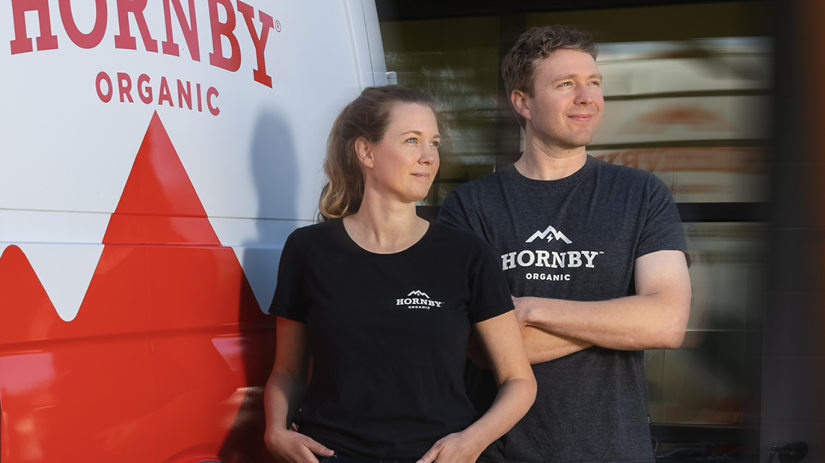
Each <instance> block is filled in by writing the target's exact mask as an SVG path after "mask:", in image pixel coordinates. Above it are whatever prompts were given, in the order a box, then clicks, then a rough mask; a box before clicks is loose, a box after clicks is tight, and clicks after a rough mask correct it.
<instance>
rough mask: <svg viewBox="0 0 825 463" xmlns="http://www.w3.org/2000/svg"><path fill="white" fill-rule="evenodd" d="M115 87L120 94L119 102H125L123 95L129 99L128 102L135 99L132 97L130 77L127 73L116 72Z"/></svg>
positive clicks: (132, 101)
mask: <svg viewBox="0 0 825 463" xmlns="http://www.w3.org/2000/svg"><path fill="white" fill-rule="evenodd" d="M117 89H118V93H119V94H120V102H121V103H125V102H126V101H125V100H124V99H123V97H126V98H128V99H129V103H134V102H135V101H134V100H133V99H132V78H131V77H129V74H126V73H125V72H118V73H117Z"/></svg>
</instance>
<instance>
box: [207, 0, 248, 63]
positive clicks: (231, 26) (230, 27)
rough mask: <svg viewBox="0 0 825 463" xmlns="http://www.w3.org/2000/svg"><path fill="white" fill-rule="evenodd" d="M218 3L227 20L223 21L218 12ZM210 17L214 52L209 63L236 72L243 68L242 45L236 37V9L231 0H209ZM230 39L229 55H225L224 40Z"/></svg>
mask: <svg viewBox="0 0 825 463" xmlns="http://www.w3.org/2000/svg"><path fill="white" fill-rule="evenodd" d="M218 4H220V5H221V6H222V7H223V9H224V11H225V12H226V22H225V23H222V22H221V18H220V15H219V14H218ZM209 19H210V21H211V22H212V53H210V54H209V64H211V65H212V66H217V67H219V68H222V69H226V70H227V71H232V72H235V71H237V70H238V69H240V68H241V46H240V45H239V44H238V38H237V37H235V33H234V32H233V31H234V30H235V10H234V9H232V4H231V3H230V2H229V0H209ZM221 37H226V39H227V40H229V46H230V50H231V51H230V53H229V57H228V58H227V57H224V56H223V41H222V40H221Z"/></svg>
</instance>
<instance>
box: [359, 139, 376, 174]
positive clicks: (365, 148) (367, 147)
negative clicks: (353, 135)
mask: <svg viewBox="0 0 825 463" xmlns="http://www.w3.org/2000/svg"><path fill="white" fill-rule="evenodd" d="M355 154H356V155H358V161H359V162H360V163H361V165H363V166H364V167H369V168H373V167H375V156H374V155H373V152H372V144H370V142H368V141H367V139H366V138H364V137H358V139H356V140H355Z"/></svg>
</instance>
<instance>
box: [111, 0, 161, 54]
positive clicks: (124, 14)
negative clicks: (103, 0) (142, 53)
mask: <svg viewBox="0 0 825 463" xmlns="http://www.w3.org/2000/svg"><path fill="white" fill-rule="evenodd" d="M148 1H149V0H117V22H118V24H119V25H120V34H119V35H116V36H115V48H124V49H127V50H137V41H136V40H135V38H134V37H132V34H131V32H130V30H129V13H131V14H132V15H133V16H134V17H135V22H136V23H137V25H138V30H139V31H140V37H141V38H142V39H143V46H144V47H145V48H146V51H151V52H154V53H157V51H158V41H157V40H154V39H152V35H151V34H149V27H148V26H147V25H146V17H144V16H143V10H145V9H146V3H147V2H148Z"/></svg>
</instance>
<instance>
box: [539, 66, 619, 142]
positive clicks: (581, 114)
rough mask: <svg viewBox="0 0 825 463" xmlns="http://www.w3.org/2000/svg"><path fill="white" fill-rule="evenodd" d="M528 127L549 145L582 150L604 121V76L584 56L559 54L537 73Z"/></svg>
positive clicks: (540, 67)
mask: <svg viewBox="0 0 825 463" xmlns="http://www.w3.org/2000/svg"><path fill="white" fill-rule="evenodd" d="M526 103H527V106H528V108H529V116H527V119H529V120H528V121H527V124H528V125H532V127H533V134H534V135H535V136H537V137H539V138H540V139H541V140H542V142H543V143H544V144H546V145H551V146H558V147H560V148H563V149H573V148H579V147H582V146H585V145H587V144H588V143H590V141H591V140H592V139H593V135H594V133H595V132H596V128H597V127H598V126H599V122H600V121H601V119H602V110H603V109H604V96H603V95H602V76H601V74H599V70H598V68H597V67H596V61H595V60H594V59H593V57H592V56H590V55H589V54H587V53H585V52H581V51H576V50H556V51H555V52H553V53H552V54H551V55H550V56H548V57H547V58H544V59H543V60H542V61H541V62H540V63H539V66H538V68H537V69H536V74H535V82H534V96H533V97H526Z"/></svg>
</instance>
